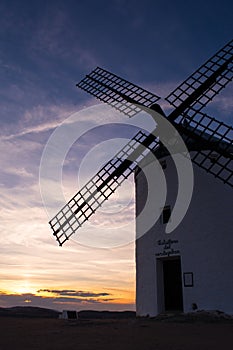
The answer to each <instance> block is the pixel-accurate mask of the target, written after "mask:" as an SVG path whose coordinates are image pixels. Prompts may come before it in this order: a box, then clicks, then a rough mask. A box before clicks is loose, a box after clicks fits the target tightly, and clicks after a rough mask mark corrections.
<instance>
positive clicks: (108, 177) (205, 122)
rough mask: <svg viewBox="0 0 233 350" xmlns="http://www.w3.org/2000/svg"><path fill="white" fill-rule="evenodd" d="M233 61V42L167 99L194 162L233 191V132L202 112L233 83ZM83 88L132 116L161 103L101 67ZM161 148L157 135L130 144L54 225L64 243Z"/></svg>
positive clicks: (140, 135)
mask: <svg viewBox="0 0 233 350" xmlns="http://www.w3.org/2000/svg"><path fill="white" fill-rule="evenodd" d="M232 60H233V41H230V42H229V43H228V44H227V45H225V46H224V47H223V48H222V49H221V50H219V51H218V52H217V53H216V54H215V55H214V56H213V57H211V58H210V59H209V60H208V61H207V62H206V63H204V64H203V65H202V66H201V67H200V68H199V69H198V70H196V71H195V72H194V73H193V74H192V75H191V76H190V77H189V78H188V79H186V80H185V81H184V82H183V83H182V84H180V85H179V86H178V87H177V88H176V89H175V90H174V91H173V92H171V93H170V94H169V95H168V96H167V97H166V100H167V101H168V102H169V103H170V104H171V105H172V106H173V107H174V109H173V111H172V112H171V113H170V114H169V116H168V119H169V120H170V121H171V123H172V124H173V125H174V126H175V127H176V128H177V130H178V132H179V133H180V134H181V135H182V137H183V139H184V141H185V142H186V143H187V144H189V149H190V151H192V152H191V158H192V161H193V162H194V163H195V164H197V165H198V166H199V167H201V168H203V169H205V170H206V171H207V172H209V173H211V174H212V175H214V176H215V177H217V178H219V179H220V180H222V181H224V182H225V183H226V184H228V185H230V186H231V187H233V177H232V175H233V159H232V157H233V144H232V142H233V141H232V134H233V129H232V127H230V126H228V125H227V124H225V123H223V122H220V121H218V120H216V119H215V118H212V117H210V116H208V115H207V114H204V113H202V109H203V108H204V107H206V105H207V104H208V103H209V102H210V101H211V100H212V99H213V98H214V97H215V96H216V95H217V94H218V93H219V92H220V91H221V90H222V89H223V88H225V87H226V85H227V84H228V83H229V82H230V81H231V80H232V78H233V62H232ZM77 86H78V87H80V88H81V89H83V90H85V91H86V92H88V93H90V94H91V95H93V96H95V97H97V98H98V99H99V100H101V101H103V102H105V103H108V104H110V105H111V106H113V107H114V108H116V109H117V110H119V111H121V112H123V113H124V114H126V115H128V116H129V117H132V116H134V115H135V114H137V113H138V112H140V111H141V110H142V109H144V108H145V107H147V108H149V109H151V110H153V109H155V104H156V103H157V102H158V101H159V99H160V98H159V97H158V96H157V95H155V94H153V93H150V92H149V91H147V90H145V89H142V88H140V87H139V86H137V85H135V84H133V83H130V82H128V81H127V80H125V79H122V78H120V77H118V76H117V75H115V74H112V73H110V72H108V71H107V70H104V69H102V68H99V67H97V68H96V69H95V70H94V71H92V72H91V73H90V74H89V75H87V76H86V77H85V78H84V79H83V80H82V81H81V82H80V83H78V84H77ZM159 145H160V144H159V140H158V139H156V138H155V137H154V136H153V135H152V134H147V133H145V132H142V131H140V132H139V133H138V134H137V135H136V136H135V137H134V138H133V139H132V140H130V141H129V143H128V144H127V145H126V146H125V147H124V148H123V149H122V150H120V151H119V152H118V154H117V155H116V156H115V157H114V158H113V159H112V160H110V161H109V162H108V163H107V164H106V165H105V166H104V167H103V168H102V169H101V170H100V171H99V172H98V173H97V174H96V175H95V176H94V177H93V178H92V179H91V180H90V181H89V182H88V183H87V184H86V185H85V186H84V187H83V188H82V189H81V190H80V191H79V192H78V193H77V194H76V195H75V196H74V197H73V198H72V199H71V200H70V201H69V202H68V203H67V204H66V205H65V206H64V207H63V208H62V209H61V210H60V211H59V212H58V214H57V215H56V216H55V217H54V218H53V219H52V220H51V221H50V226H51V228H52V230H53V234H54V236H55V237H56V239H57V241H58V242H59V244H60V245H62V244H63V243H64V242H65V241H66V240H67V239H69V237H70V236H71V235H72V234H73V233H74V232H75V231H76V230H77V229H78V228H79V227H81V226H82V224H83V223H84V222H85V221H86V220H88V218H89V217H90V216H91V215H92V214H93V213H94V212H95V211H96V210H97V209H98V208H99V207H100V206H101V205H102V204H103V202H104V201H105V200H107V199H108V198H109V196H110V195H111V194H112V193H113V192H114V191H115V190H116V189H117V188H118V186H120V184H121V183H122V181H124V180H125V179H126V178H127V177H128V176H129V175H130V174H131V173H132V172H134V170H135V169H136V167H137V165H138V164H139V162H140V161H141V160H142V159H143V158H144V157H145V156H146V155H147V154H148V152H149V151H154V150H155V149H157V148H159ZM192 146H193V147H192Z"/></svg>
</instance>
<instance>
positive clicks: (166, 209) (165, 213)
mask: <svg viewBox="0 0 233 350" xmlns="http://www.w3.org/2000/svg"><path fill="white" fill-rule="evenodd" d="M170 217H171V207H170V205H167V206H166V207H164V208H163V213H162V222H163V224H167V223H168V221H169V220H170Z"/></svg>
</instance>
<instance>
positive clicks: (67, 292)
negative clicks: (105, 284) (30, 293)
mask: <svg viewBox="0 0 233 350" xmlns="http://www.w3.org/2000/svg"><path fill="white" fill-rule="evenodd" d="M42 292H47V293H53V294H57V295H62V296H69V297H81V298H90V297H103V296H108V295H110V294H109V293H103V292H102V293H94V292H84V291H81V290H79V291H76V290H72V289H71V290H70V289H63V290H59V289H39V290H38V291H37V293H42Z"/></svg>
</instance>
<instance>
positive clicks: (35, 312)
mask: <svg viewBox="0 0 233 350" xmlns="http://www.w3.org/2000/svg"><path fill="white" fill-rule="evenodd" d="M59 314H60V312H58V311H56V310H51V309H45V308H42V307H34V306H15V307H9V308H2V307H0V317H33V318H58V316H59Z"/></svg>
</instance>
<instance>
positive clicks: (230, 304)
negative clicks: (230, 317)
mask: <svg viewBox="0 0 233 350" xmlns="http://www.w3.org/2000/svg"><path fill="white" fill-rule="evenodd" d="M163 159H166V161H167V169H165V174H166V178H167V183H168V196H167V199H166V205H171V206H173V205H174V201H175V198H176V191H177V178H176V175H175V172H174V166H173V163H172V161H171V159H170V157H166V158H163ZM161 160H162V159H161ZM152 167H153V169H152ZM156 169H157V170H156V171H155V166H154V165H153V166H152V163H149V164H146V165H145V167H144V170H147V171H149V173H150V172H151V176H152V177H154V190H155V193H156V191H158V192H159V191H160V187H159V186H160V185H159V181H157V178H160V177H161V168H160V167H159V166H158V165H156ZM194 175H195V177H194V179H195V182H194V192H193V197H192V201H191V205H190V207H189V209H188V212H187V214H186V216H185V218H184V219H183V221H182V223H181V224H180V225H179V227H178V228H177V229H176V230H175V231H173V232H172V233H170V234H166V233H165V226H166V225H164V224H162V223H161V220H158V221H157V223H156V224H155V225H154V226H153V227H152V228H151V229H150V230H149V231H148V232H147V233H146V234H144V235H142V233H143V228H142V227H143V225H142V216H143V215H142V214H141V215H138V214H139V212H140V211H141V210H142V208H143V205H144V203H145V201H146V196H147V183H146V180H145V177H144V175H143V172H141V171H140V172H138V173H137V174H136V175H135V181H136V213H137V215H138V217H137V220H136V235H137V237H138V239H137V241H136V308H137V314H138V315H139V316H146V315H149V316H151V317H152V316H155V315H157V314H159V313H161V312H163V311H164V300H163V286H162V284H161V286H157V281H161V279H162V278H161V276H160V275H161V274H162V266H161V264H160V260H159V258H158V256H157V257H156V254H163V252H164V246H163V245H159V244H158V241H159V240H164V239H165V240H168V239H171V240H174V241H178V242H177V243H172V244H171V249H173V250H174V251H179V252H178V253H176V254H173V255H171V256H176V255H180V257H181V267H182V275H183V273H184V272H193V276H194V286H193V287H184V285H183V305H184V312H188V311H191V310H192V308H191V307H192V303H196V304H197V306H198V309H205V310H216V309H217V310H221V311H224V312H226V313H229V314H233V210H232V208H233V205H232V195H233V190H232V189H231V188H230V187H229V186H227V185H225V184H223V183H222V182H220V180H218V179H216V178H214V177H213V176H212V175H210V174H207V173H206V172H205V171H204V170H202V169H200V168H199V167H196V166H194ZM158 197H161V196H158ZM162 206H163V205H162V203H161V199H159V200H158V199H157V197H156V195H155V198H154V201H153V204H152V206H150V208H149V209H148V215H149V216H150V215H154V214H155V213H156V215H157V212H158V211H159V210H161V207H162ZM141 236H142V237H141ZM168 251H169V250H166V249H165V252H168ZM171 251H172V250H171ZM161 258H162V256H161ZM161 258H160V259H161Z"/></svg>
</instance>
